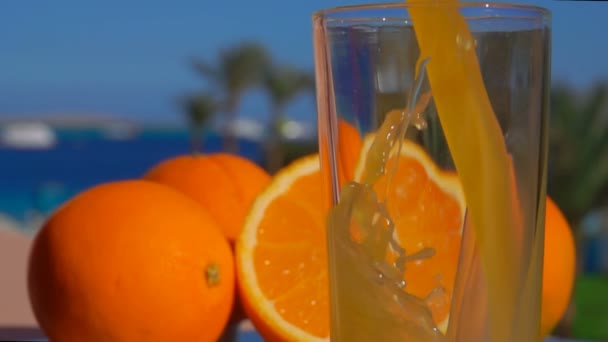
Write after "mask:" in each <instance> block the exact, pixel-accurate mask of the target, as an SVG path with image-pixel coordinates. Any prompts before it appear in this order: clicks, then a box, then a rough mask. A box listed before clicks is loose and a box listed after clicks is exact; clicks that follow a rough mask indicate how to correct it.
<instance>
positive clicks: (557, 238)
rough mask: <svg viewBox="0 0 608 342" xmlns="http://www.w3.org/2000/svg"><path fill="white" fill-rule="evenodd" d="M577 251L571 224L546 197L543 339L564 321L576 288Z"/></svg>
mask: <svg viewBox="0 0 608 342" xmlns="http://www.w3.org/2000/svg"><path fill="white" fill-rule="evenodd" d="M575 273H576V250H575V243H574V236H573V234H572V230H571V229H570V225H569V224H568V221H567V220H566V218H565V217H564V215H563V214H562V212H561V211H560V209H559V208H558V206H557V205H556V204H555V202H553V200H552V199H551V198H549V197H547V201H546V209H545V255H544V266H543V292H542V314H541V336H542V337H545V336H548V335H549V334H550V333H551V331H552V330H553V329H554V328H555V326H556V325H557V323H558V322H559V320H560V319H561V318H562V316H563V315H564V313H565V312H566V309H567V308H568V304H569V303H570V298H571V296H572V290H573V286H574V277H575Z"/></svg>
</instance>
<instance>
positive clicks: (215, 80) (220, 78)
mask: <svg viewBox="0 0 608 342" xmlns="http://www.w3.org/2000/svg"><path fill="white" fill-rule="evenodd" d="M268 64H269V58H268V54H267V52H266V49H265V48H264V47H263V46H262V45H260V44H257V43H242V44H239V45H236V46H234V47H231V48H229V49H226V50H222V51H220V53H219V60H218V64H217V65H211V64H209V63H207V62H205V61H202V60H199V59H195V60H194V61H193V66H194V68H195V70H197V71H198V72H199V73H200V74H201V75H202V76H203V77H205V78H206V79H207V80H208V81H209V82H210V83H211V84H212V85H213V86H214V87H215V88H216V89H217V90H219V91H220V92H221V93H222V97H223V101H222V102H221V103H220V107H219V110H220V111H221V112H224V113H225V114H226V117H225V118H224V119H225V121H224V127H223V132H222V134H223V135H224V149H225V150H227V151H228V152H238V151H237V150H238V142H237V140H236V137H235V135H234V132H233V131H232V126H233V123H234V121H235V120H236V115H237V111H238V107H239V104H240V101H241V97H242V95H243V93H245V92H246V91H247V90H248V89H250V88H253V87H256V86H258V85H259V84H260V82H261V81H262V77H263V72H264V70H265V69H266V68H267V65H268Z"/></svg>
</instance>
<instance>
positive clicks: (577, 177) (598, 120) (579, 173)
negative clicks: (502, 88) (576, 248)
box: [548, 83, 608, 227]
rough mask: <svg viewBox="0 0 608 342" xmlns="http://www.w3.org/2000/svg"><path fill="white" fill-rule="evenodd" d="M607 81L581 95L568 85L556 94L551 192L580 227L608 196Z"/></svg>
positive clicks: (553, 107) (552, 115)
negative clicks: (585, 218)
mask: <svg viewBox="0 0 608 342" xmlns="http://www.w3.org/2000/svg"><path fill="white" fill-rule="evenodd" d="M607 105H608V84H606V83H600V84H597V85H595V86H594V87H593V88H592V89H591V90H590V92H589V93H588V94H587V95H586V96H578V95H577V93H576V92H575V91H573V90H572V89H571V88H569V87H567V86H564V85H557V86H555V87H554V88H553V90H552V94H551V133H550V143H549V151H550V152H549V153H550V154H549V177H548V192H549V194H550V195H551V196H552V197H553V198H554V199H555V201H556V202H557V203H558V205H559V206H560V208H561V209H562V210H563V211H564V214H565V215H566V217H568V219H569V221H570V222H571V224H572V225H573V227H577V226H578V225H579V224H580V221H581V219H582V218H583V216H585V215H586V214H587V213H589V212H590V211H592V210H593V209H597V208H599V207H601V206H602V205H605V204H606V202H607V201H608V115H607V114H608V113H607V110H608V107H607Z"/></svg>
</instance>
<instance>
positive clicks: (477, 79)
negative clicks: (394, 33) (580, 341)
mask: <svg viewBox="0 0 608 342" xmlns="http://www.w3.org/2000/svg"><path fill="white" fill-rule="evenodd" d="M415 2H421V3H426V4H427V6H416V5H412V6H411V7H409V12H410V15H411V17H412V21H413V24H414V30H415V33H416V36H417V39H418V43H419V45H420V49H421V57H430V58H431V61H430V63H429V64H428V66H427V71H428V77H429V82H430V85H431V89H432V90H433V95H434V99H435V105H436V108H437V111H438V113H439V118H440V121H441V125H442V127H443V129H444V132H445V136H446V140H447V142H448V146H449V148H450V152H451V154H452V158H453V159H454V162H455V165H456V169H457V170H458V174H459V176H460V180H461V182H462V185H463V190H464V193H465V196H466V199H467V205H468V208H469V211H470V215H471V218H472V223H473V229H474V231H475V236H476V240H477V245H478V248H479V250H480V253H481V260H482V266H483V270H484V273H485V274H486V279H487V282H488V292H489V299H490V301H491V305H490V324H491V326H492V328H491V329H490V340H492V341H501V340H504V339H505V338H508V336H510V331H509V329H510V326H509V324H508V322H510V321H511V319H512V318H513V315H514V313H515V305H517V303H518V301H517V300H516V299H517V298H515V297H514V296H513V295H512V294H515V291H513V289H514V288H516V286H517V283H518V281H517V274H516V270H517V266H518V259H517V253H516V251H517V250H518V249H517V246H516V243H515V237H514V234H512V229H513V227H514V222H513V221H514V220H513V216H514V215H513V208H512V204H513V202H512V199H511V196H512V195H511V190H510V187H511V184H510V181H509V174H508V171H509V163H508V155H507V150H506V146H505V144H504V140H503V134H502V131H501V129H500V127H499V125H498V122H497V121H496V118H495V116H494V113H493V110H492V106H491V104H490V101H489V99H488V95H487V93H486V90H485V87H484V83H483V79H482V77H481V72H480V68H479V63H478V61H477V56H476V52H475V49H474V41H473V38H472V36H471V33H470V32H469V29H468V27H467V23H466V21H465V19H464V18H463V17H462V15H461V14H460V12H459V5H458V1H456V0H451V1H450V0H443V1H442V2H441V4H437V6H430V1H415V0H414V1H409V3H410V4H413V3H415ZM489 201H490V203H488V202H489ZM498 244H500V248H498V247H499V246H498Z"/></svg>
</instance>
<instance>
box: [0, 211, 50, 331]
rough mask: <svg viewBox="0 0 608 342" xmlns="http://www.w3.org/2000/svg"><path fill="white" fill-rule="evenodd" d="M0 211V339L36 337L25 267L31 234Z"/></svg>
mask: <svg viewBox="0 0 608 342" xmlns="http://www.w3.org/2000/svg"><path fill="white" fill-rule="evenodd" d="M17 225H18V223H17V222H15V221H13V220H11V219H10V218H8V217H6V216H4V215H1V214H0V340H10V339H20V338H38V337H41V336H42V334H41V333H40V332H39V331H38V328H37V324H36V320H35V319H34V315H33V313H32V311H31V309H30V305H29V300H28V295H27V287H26V270H27V259H28V253H29V249H30V245H31V241H32V236H31V235H28V234H26V233H24V232H22V231H20V230H18V226H17Z"/></svg>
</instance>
